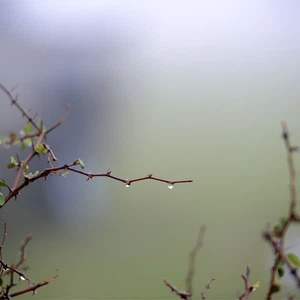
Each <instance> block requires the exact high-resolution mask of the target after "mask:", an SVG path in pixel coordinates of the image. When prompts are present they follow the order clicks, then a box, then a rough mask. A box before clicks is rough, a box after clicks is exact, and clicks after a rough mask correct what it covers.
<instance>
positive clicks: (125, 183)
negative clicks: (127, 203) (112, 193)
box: [124, 180, 130, 188]
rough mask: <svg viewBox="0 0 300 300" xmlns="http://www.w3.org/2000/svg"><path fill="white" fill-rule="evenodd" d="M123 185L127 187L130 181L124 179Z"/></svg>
mask: <svg viewBox="0 0 300 300" xmlns="http://www.w3.org/2000/svg"><path fill="white" fill-rule="evenodd" d="M124 186H125V187H127V188H128V187H130V182H129V181H128V180H126V181H125V182H124Z"/></svg>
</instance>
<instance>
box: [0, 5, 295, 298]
mask: <svg viewBox="0 0 300 300" xmlns="http://www.w3.org/2000/svg"><path fill="white" fill-rule="evenodd" d="M299 9H300V7H299V2H298V1H284V2H282V1H274V2H261V1H178V2H177V1H104V0H103V1H88V0H86V1H83V0H82V1H74V0H73V1H66V0H61V1H59V0H57V1H56V0H51V1H50V0H45V1H38V0H36V1H34V0H29V1H17V0H14V1H12V0H10V1H4V0H3V1H1V2H0V81H1V83H2V84H4V85H5V86H6V87H7V88H11V87H13V86H15V85H16V84H19V87H18V89H17V91H16V93H18V94H19V101H20V104H22V106H23V107H25V108H28V109H31V110H32V113H33V114H34V113H36V112H37V113H38V116H39V117H42V118H43V120H44V124H45V125H46V126H48V127H49V126H51V125H52V124H53V123H55V122H56V121H57V120H58V119H60V118H61V116H62V115H63V114H64V103H68V104H69V105H70V106H71V114H70V116H69V117H68V119H67V120H66V122H65V123H64V124H63V125H62V126H61V127H60V128H59V129H57V130H56V131H54V132H53V133H52V134H51V135H49V137H48V143H49V144H50V145H51V146H52V148H53V149H54V151H55V153H56V155H57V157H58V158H59V163H66V162H71V161H73V160H74V159H76V158H78V157H80V158H82V159H83V160H84V161H85V162H86V169H87V170H91V171H93V172H106V171H107V169H108V168H110V169H111V170H112V174H115V175H117V176H120V177H123V178H135V177H140V176H144V175H146V174H148V173H153V174H154V175H156V176H159V177H163V178H167V179H170V180H173V179H193V180H194V182H193V183H192V184H183V185H176V186H175V187H174V189H173V190H169V189H168V188H167V185H166V184H163V183H158V182H152V181H145V182H140V183H137V184H133V185H132V186H131V187H130V188H125V187H124V186H123V185H122V184H121V183H119V182H116V181H112V180H110V179H107V178H102V179H101V178H100V179H93V180H92V181H88V182H86V181H85V178H83V177H81V176H78V175H76V174H71V175H70V176H69V177H67V178H59V177H55V176H52V177H50V178H48V180H47V181H46V182H43V181H40V182H36V183H34V184H32V185H31V186H29V187H28V188H27V189H26V190H24V191H22V194H21V195H20V197H19V198H18V199H17V200H16V201H14V200H12V201H11V202H10V203H9V204H8V205H7V206H5V208H4V209H2V210H1V211H0V220H1V221H5V222H7V223H8V234H9V235H8V237H7V239H6V241H5V247H4V255H5V256H4V258H5V259H6V260H7V261H10V260H12V259H13V258H15V257H16V256H17V254H18V250H17V249H18V245H19V243H20V241H21V239H22V238H23V237H24V236H25V235H26V234H28V233H32V234H33V236H34V240H33V241H32V242H31V243H30V245H29V246H28V250H29V251H30V253H31V254H30V257H29V261H28V262H29V264H30V266H31V270H30V271H29V272H28V275H29V276H30V277H31V278H32V279H33V281H34V282H38V281H41V280H43V279H46V278H49V277H52V276H54V275H56V269H58V270H59V278H58V280H57V281H56V282H54V283H53V284H51V285H49V286H47V287H44V288H42V289H40V290H38V294H37V295H35V299H176V296H175V295H174V294H171V292H170V290H169V289H168V288H166V287H165V286H164V285H163V283H162V278H163V277H166V278H167V279H168V280H169V281H170V282H172V283H174V284H179V283H184V278H185V276H186V270H187V257H188V252H189V251H190V250H191V248H192V247H193V245H194V242H195V239H196V236H197V234H198V230H199V227H200V225H201V224H205V225H206V226H207V234H206V237H205V245H204V247H203V249H201V251H200V253H199V255H198V257H197V266H196V267H197V273H196V277H195V281H194V290H195V295H198V298H199V297H200V292H201V290H202V289H203V287H204V285H205V283H206V282H207V280H208V279H209V278H210V277H215V278H216V282H214V283H213V284H212V289H211V290H210V291H209V294H208V299H222V300H223V299H224V300H225V299H235V298H236V297H237V291H238V290H240V291H242V290H243V287H244V286H243V282H242V279H241V277H240V275H241V274H242V273H244V272H245V268H246V265H247V264H250V265H251V267H252V272H251V281H252V282H253V283H255V282H256V281H260V282H261V288H260V289H259V290H258V291H257V292H255V294H253V296H252V298H251V299H263V298H264V295H265V291H266V288H267V285H268V280H269V276H268V275H269V267H270V264H271V262H272V255H271V251H270V249H269V247H268V245H266V244H265V242H264V241H263V240H262V238H261V231H262V230H263V229H264V228H265V226H266V224H267V223H269V222H270V223H272V224H274V223H276V222H278V220H279V218H280V217H281V216H283V215H285V213H286V211H287V208H288V201H289V191H288V172H287V164H286V155H285V150H284V146H283V142H282V140H281V138H280V134H281V127H280V122H281V120H287V122H288V124H289V127H290V129H291V134H292V139H293V141H294V142H295V143H296V144H297V143H298V144H299V143H300V118H299V111H300V100H299V94H300V85H299V79H300V56H299V53H300V38H299V33H300V21H299ZM0 99H1V102H0V103H1V109H0V119H1V128H0V135H5V134H7V133H8V132H9V130H16V131H18V130H19V129H20V128H22V127H23V126H24V124H25V120H24V119H22V118H21V115H20V113H19V112H18V111H17V109H16V108H14V107H11V106H10V103H9V101H8V99H7V97H6V96H5V95H4V94H3V93H1V94H0ZM18 151H19V150H18V149H17V148H11V149H9V150H7V149H1V159H0V163H1V178H5V179H6V181H7V182H11V181H12V180H13V178H14V177H13V176H14V175H15V173H14V171H8V170H7V169H6V164H7V163H8V162H9V157H10V155H15V153H16V152H18ZM26 151H29V150H26ZM26 151H24V152H23V153H21V154H20V155H21V157H25V156H26V155H27V152H26ZM296 163H297V168H298V166H299V165H300V161H299V158H298V159H296ZM44 167H47V163H46V158H41V159H40V160H37V161H36V162H34V164H33V165H32V169H36V168H39V169H43V168H44ZM298 169H299V168H298ZM297 186H298V183H297ZM287 248H289V249H291V251H293V252H294V253H296V254H298V255H299V254H300V237H299V229H297V228H295V229H294V228H292V230H291V232H290V235H289V237H288V241H287ZM283 282H284V287H283V293H282V294H279V295H278V296H277V298H276V299H282V298H283V297H284V296H285V295H287V293H296V289H295V287H294V283H293V281H291V280H289V279H287V278H286V279H284V280H283ZM31 297H32V296H31V295H26V296H24V297H22V298H26V299H27V298H31Z"/></svg>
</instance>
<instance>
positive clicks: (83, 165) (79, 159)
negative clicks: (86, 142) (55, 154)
mask: <svg viewBox="0 0 300 300" xmlns="http://www.w3.org/2000/svg"><path fill="white" fill-rule="evenodd" d="M78 162H79V164H80V167H81V169H84V168H85V163H84V161H82V160H81V158H78Z"/></svg>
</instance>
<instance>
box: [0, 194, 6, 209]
mask: <svg viewBox="0 0 300 300" xmlns="http://www.w3.org/2000/svg"><path fill="white" fill-rule="evenodd" d="M4 203H5V198H4V196H3V194H2V193H0V205H1V206H2V205H3V204H4Z"/></svg>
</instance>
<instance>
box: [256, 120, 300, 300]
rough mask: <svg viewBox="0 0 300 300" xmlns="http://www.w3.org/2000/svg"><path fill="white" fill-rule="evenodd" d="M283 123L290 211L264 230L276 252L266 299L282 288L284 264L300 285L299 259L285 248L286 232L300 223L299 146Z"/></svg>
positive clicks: (264, 234)
mask: <svg viewBox="0 0 300 300" xmlns="http://www.w3.org/2000/svg"><path fill="white" fill-rule="evenodd" d="M281 125H282V138H283V141H284V145H285V149H286V153H287V162H288V170H289V190H290V203H289V211H288V214H287V216H286V217H284V218H282V219H281V221H280V223H279V224H278V225H275V226H274V228H273V229H272V228H271V227H270V225H268V226H267V227H266V229H265V230H264V231H263V233H262V236H263V238H264V239H265V240H266V241H267V242H268V243H269V244H270V246H271V247H272V249H273V252H274V254H275V257H274V263H273V265H272V267H271V276H270V283H269V288H268V292H267V295H266V299H267V300H270V299H272V296H273V294H275V293H277V292H279V291H280V289H281V284H280V280H279V279H280V277H282V276H283V275H284V270H285V269H284V266H286V267H287V268H288V270H289V272H290V274H291V275H292V277H293V278H294V279H295V281H296V284H297V286H298V287H300V275H299V274H298V273H297V268H298V267H299V265H297V263H298V262H297V261H298V260H299V259H298V258H297V256H296V255H294V254H292V253H286V251H285V250H284V243H285V237H286V233H287V231H288V229H289V227H290V225H291V224H293V223H300V217H299V215H298V214H297V212H296V205H297V193H296V170H295V164H294V153H295V152H296V151H298V150H299V148H298V147H297V146H293V145H292V144H291V141H290V133H289V131H288V127H287V123H286V122H285V121H283V122H282V123H281Z"/></svg>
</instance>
